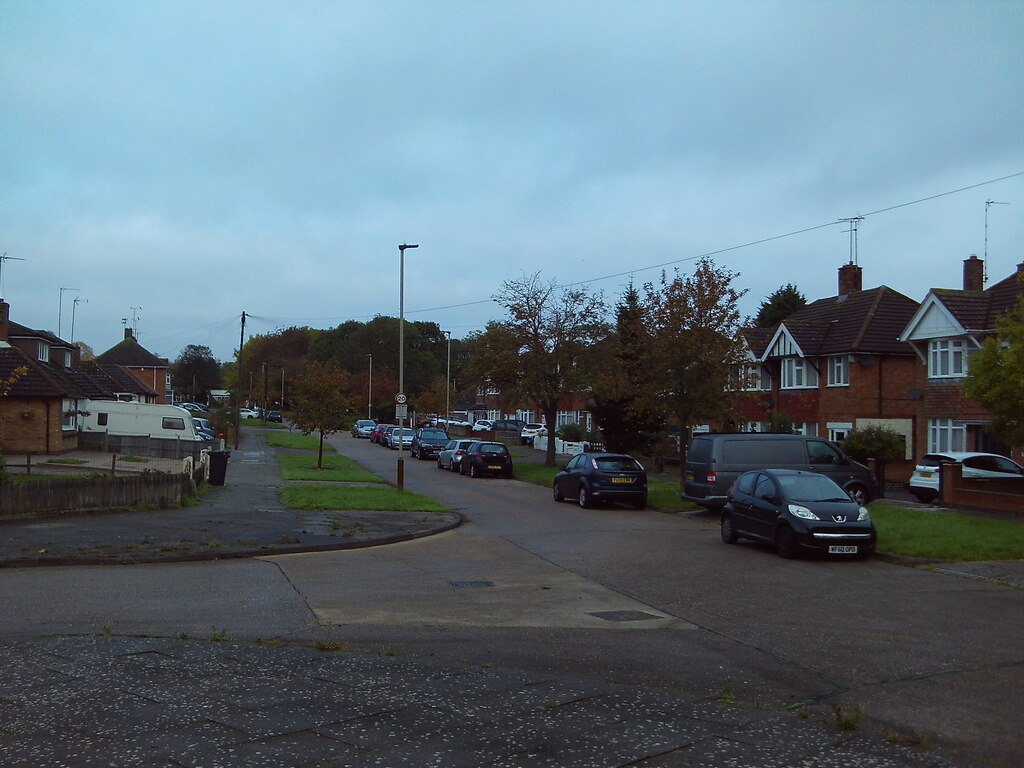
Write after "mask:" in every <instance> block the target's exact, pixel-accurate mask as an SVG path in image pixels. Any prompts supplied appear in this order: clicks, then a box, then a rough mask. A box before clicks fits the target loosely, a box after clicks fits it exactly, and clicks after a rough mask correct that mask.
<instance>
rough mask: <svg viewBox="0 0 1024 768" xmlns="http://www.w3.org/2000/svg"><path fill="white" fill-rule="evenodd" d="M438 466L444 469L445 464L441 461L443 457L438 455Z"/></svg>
mask: <svg viewBox="0 0 1024 768" xmlns="http://www.w3.org/2000/svg"><path fill="white" fill-rule="evenodd" d="M437 468H438V469H444V464H442V463H441V457H440V456H438V457H437Z"/></svg>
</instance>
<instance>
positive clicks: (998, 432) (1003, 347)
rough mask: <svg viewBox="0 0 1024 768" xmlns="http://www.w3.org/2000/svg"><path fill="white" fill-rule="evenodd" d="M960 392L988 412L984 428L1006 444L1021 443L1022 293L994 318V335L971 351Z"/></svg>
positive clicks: (1023, 376)
mask: <svg viewBox="0 0 1024 768" xmlns="http://www.w3.org/2000/svg"><path fill="white" fill-rule="evenodd" d="M964 394H966V395H967V396H968V397H970V398H972V399H974V400H977V401H978V402H979V403H981V404H982V405H983V406H984V407H985V409H986V410H987V411H988V412H989V413H990V414H992V421H991V423H990V424H988V426H986V427H985V430H986V431H987V432H989V433H990V434H992V435H993V436H994V437H996V438H998V439H999V440H1002V441H1003V442H1005V443H1007V444H1008V445H1022V444H1024V294H1022V295H1021V298H1020V299H1019V301H1018V306H1017V308H1016V310H1014V311H1013V312H1010V313H1009V314H1006V315H1003V316H1002V317H1001V318H999V319H998V320H997V321H996V335H995V336H989V337H988V338H987V339H985V342H984V344H982V347H981V349H979V350H978V351H977V352H975V353H974V354H973V355H971V358H970V365H969V366H968V371H967V378H966V380H965V381H964Z"/></svg>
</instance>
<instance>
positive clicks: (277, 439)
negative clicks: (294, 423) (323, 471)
mask: <svg viewBox="0 0 1024 768" xmlns="http://www.w3.org/2000/svg"><path fill="white" fill-rule="evenodd" d="M263 439H264V440H266V441H267V445H269V446H271V447H272V448H297V449H299V450H304V451H315V450H316V449H317V446H319V445H320V437H319V436H318V435H304V434H302V433H301V432H280V433H275V432H271V433H270V434H269V435H266V436H265V437H264V438H263ZM324 453H325V454H327V453H334V448H333V446H331V444H330V443H328V442H327V441H326V440H325V441H324Z"/></svg>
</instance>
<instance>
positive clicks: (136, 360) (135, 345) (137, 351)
mask: <svg viewBox="0 0 1024 768" xmlns="http://www.w3.org/2000/svg"><path fill="white" fill-rule="evenodd" d="M96 362H97V363H100V364H101V365H117V366H120V367H121V368H124V369H125V370H126V371H128V373H130V374H131V375H132V376H133V377H135V379H136V380H137V381H139V382H141V383H142V384H144V385H145V386H146V387H147V391H149V392H153V393H155V394H154V395H151V397H152V398H153V399H145V400H143V401H142V402H147V403H169V402H171V397H170V392H171V365H170V362H168V361H167V360H165V359H164V358H162V357H157V356H156V355H154V354H153V353H152V352H150V351H149V350H147V349H146V348H145V347H143V346H142V345H141V344H139V342H138V340H137V339H136V338H135V334H133V333H132V329H131V328H125V329H124V339H123V340H122V341H120V342H118V343H117V344H115V345H114V346H112V347H111V348H110V349H108V350H107V351H106V352H104V353H102V354H99V355H96ZM140 399H141V398H140Z"/></svg>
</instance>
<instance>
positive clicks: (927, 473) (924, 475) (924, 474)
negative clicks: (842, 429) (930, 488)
mask: <svg viewBox="0 0 1024 768" xmlns="http://www.w3.org/2000/svg"><path fill="white" fill-rule="evenodd" d="M932 474H933V473H931V472H922V473H921V477H931V476H932Z"/></svg>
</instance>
